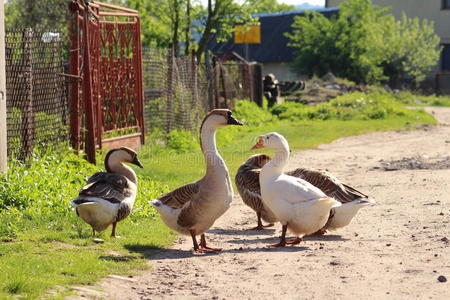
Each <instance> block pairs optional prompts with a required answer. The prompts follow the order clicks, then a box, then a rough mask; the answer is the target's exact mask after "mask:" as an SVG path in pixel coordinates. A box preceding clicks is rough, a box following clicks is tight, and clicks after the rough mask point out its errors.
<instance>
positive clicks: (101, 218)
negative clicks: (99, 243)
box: [71, 147, 143, 237]
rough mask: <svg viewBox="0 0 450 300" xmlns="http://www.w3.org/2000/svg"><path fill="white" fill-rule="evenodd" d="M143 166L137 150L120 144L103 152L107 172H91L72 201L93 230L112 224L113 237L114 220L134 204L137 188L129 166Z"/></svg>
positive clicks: (115, 222)
mask: <svg viewBox="0 0 450 300" xmlns="http://www.w3.org/2000/svg"><path fill="white" fill-rule="evenodd" d="M123 163H131V164H135V165H137V166H139V167H141V168H142V167H143V166H142V164H141V163H140V162H139V159H138V157H137V154H136V152H134V151H133V150H131V149H129V148H126V147H121V148H118V149H113V150H111V151H109V152H108V154H106V157H105V168H106V172H97V173H95V174H94V175H92V176H91V177H90V178H89V179H88V182H87V184H86V185H85V186H84V187H83V188H82V189H81V191H80V193H79V195H78V197H77V198H76V199H75V200H72V201H71V203H72V204H73V205H74V206H75V210H76V212H77V214H78V216H80V218H81V219H83V221H85V222H86V223H88V224H89V225H91V226H92V230H93V234H94V235H95V232H96V231H97V232H100V231H103V230H105V229H106V228H107V227H108V226H109V225H111V224H112V232H111V236H112V237H116V224H117V222H119V221H122V220H123V219H125V218H126V217H127V216H128V215H129V214H130V212H131V209H132V208H133V204H134V201H135V199H136V192H137V176H136V173H135V172H134V171H133V169H131V168H130V167H129V166H126V165H124V164H123Z"/></svg>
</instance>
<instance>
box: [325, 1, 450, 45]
mask: <svg viewBox="0 0 450 300" xmlns="http://www.w3.org/2000/svg"><path fill="white" fill-rule="evenodd" d="M343 1H344V0H328V1H327V5H328V6H327V7H337V6H338V5H339V4H340V3H342V2H343ZM372 2H373V3H374V4H377V5H379V6H390V7H391V13H393V14H394V15H396V16H397V17H400V16H401V14H402V12H405V13H406V15H407V16H408V17H419V18H422V19H428V20H432V21H434V27H435V31H436V34H437V35H439V36H440V37H441V42H442V43H443V44H447V43H449V44H450V9H442V0H373V1H372Z"/></svg>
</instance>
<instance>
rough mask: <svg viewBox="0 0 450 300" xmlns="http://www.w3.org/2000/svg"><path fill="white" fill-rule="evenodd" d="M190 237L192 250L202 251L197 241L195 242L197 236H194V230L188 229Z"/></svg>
mask: <svg viewBox="0 0 450 300" xmlns="http://www.w3.org/2000/svg"><path fill="white" fill-rule="evenodd" d="M189 232H190V234H191V237H192V243H193V244H194V251H195V252H197V253H203V252H202V251H201V250H200V248H199V247H198V243H197V238H196V237H195V232H194V230H190V231H189Z"/></svg>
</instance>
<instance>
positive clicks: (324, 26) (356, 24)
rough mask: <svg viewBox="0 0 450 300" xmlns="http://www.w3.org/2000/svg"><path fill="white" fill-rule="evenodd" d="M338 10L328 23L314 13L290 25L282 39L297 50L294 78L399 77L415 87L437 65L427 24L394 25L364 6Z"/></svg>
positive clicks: (361, 1) (361, 2)
mask: <svg viewBox="0 0 450 300" xmlns="http://www.w3.org/2000/svg"><path fill="white" fill-rule="evenodd" d="M339 9H340V11H339V16H337V17H336V16H334V17H331V18H330V19H327V18H326V17H324V16H323V15H322V14H320V13H317V12H309V13H307V14H306V16H304V17H297V18H296V19H295V21H294V24H293V25H292V26H293V28H294V30H293V32H292V33H291V34H286V35H287V36H288V38H289V39H290V45H291V46H293V47H295V48H297V57H296V59H295V61H294V64H293V66H294V68H295V69H296V70H297V71H298V72H303V73H306V74H309V75H313V74H317V75H319V76H322V75H323V74H325V73H327V72H333V73H334V74H335V75H337V76H339V77H344V78H348V79H350V80H353V81H355V82H366V83H373V82H379V81H385V80H387V79H391V80H392V81H396V80H398V79H400V78H401V79H403V78H405V77H407V78H410V79H412V80H413V81H416V82H419V81H421V80H423V79H424V76H425V75H426V74H427V73H428V72H429V71H430V70H431V69H432V68H433V67H434V66H435V65H436V64H437V61H438V57H439V48H438V45H439V37H438V36H437V35H436V34H435V33H434V29H433V24H432V23H430V22H428V21H426V20H424V21H422V22H420V21H419V20H418V19H417V18H415V19H409V18H407V17H406V16H405V15H403V16H402V18H401V20H400V21H396V20H395V19H394V17H393V15H392V14H389V13H387V12H388V11H389V9H381V8H380V7H379V6H376V5H373V4H372V1H370V0H348V1H344V2H342V4H341V5H340V6H339Z"/></svg>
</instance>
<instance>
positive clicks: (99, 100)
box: [69, 0, 144, 163]
mask: <svg viewBox="0 0 450 300" xmlns="http://www.w3.org/2000/svg"><path fill="white" fill-rule="evenodd" d="M69 8H70V12H71V23H70V40H71V53H70V75H69V77H70V78H72V79H73V82H72V85H71V91H70V109H71V112H70V113H71V140H72V146H73V147H74V149H78V150H80V149H82V148H84V149H85V151H86V153H87V157H88V160H89V161H90V162H93V163H95V151H96V149H97V148H101V147H102V146H106V147H108V148H112V147H116V146H118V145H121V146H123V145H126V146H129V147H132V148H137V147H139V145H140V144H143V143H144V114H143V88H142V46H141V38H140V30H141V27H140V20H139V15H138V12H137V11H136V10H132V9H127V8H122V7H118V6H115V5H111V4H106V3H101V2H97V1H92V2H85V1H83V0H77V1H72V2H70V5H69Z"/></svg>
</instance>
